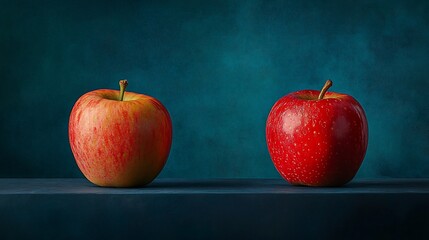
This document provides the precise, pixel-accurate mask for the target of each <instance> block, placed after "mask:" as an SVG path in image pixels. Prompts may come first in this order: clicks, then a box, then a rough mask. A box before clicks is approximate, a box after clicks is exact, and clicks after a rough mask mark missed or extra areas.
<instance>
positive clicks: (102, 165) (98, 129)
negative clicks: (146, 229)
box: [69, 80, 172, 187]
mask: <svg viewBox="0 0 429 240" xmlns="http://www.w3.org/2000/svg"><path fill="white" fill-rule="evenodd" d="M127 84H128V82H127V81H126V80H121V81H120V82H119V85H120V91H117V90H110V89H99V90H94V91H91V92H88V93H86V94H84V95H82V96H81V97H80V98H79V99H78V100H77V102H76V103H75V105H74V106H73V109H72V111H71V114H70V119H69V141H70V147H71V150H72V152H73V155H74V158H75V160H76V163H77V165H78V167H79V169H80V170H81V172H82V173H83V175H84V176H85V177H86V178H87V179H88V180H89V181H91V182H92V183H94V184H96V185H99V186H110V187H132V186H143V185H146V184H148V183H150V182H151V181H152V180H153V179H154V178H155V177H156V176H157V175H158V174H159V173H160V172H161V170H162V168H163V167H164V165H165V163H166V161H167V158H168V155H169V152H170V147H171V141H172V124H171V119H170V115H169V113H168V111H167V109H166V108H165V107H164V106H163V105H162V104H161V102H160V101H158V100H157V99H155V98H153V97H150V96H147V95H143V94H138V93H132V92H125V88H126V86H127Z"/></svg>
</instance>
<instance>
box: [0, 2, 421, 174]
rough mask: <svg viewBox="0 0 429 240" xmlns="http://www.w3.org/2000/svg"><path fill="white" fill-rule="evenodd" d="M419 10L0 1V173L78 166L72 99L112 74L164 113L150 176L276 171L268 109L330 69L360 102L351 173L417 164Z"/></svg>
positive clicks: (370, 5) (359, 5) (313, 85)
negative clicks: (363, 146) (159, 159)
mask: <svg viewBox="0 0 429 240" xmlns="http://www.w3.org/2000/svg"><path fill="white" fill-rule="evenodd" d="M428 12H429V2H428V1H409V0H407V1H405V0H404V1H391V0H389V1H262V0H261V1H254V0H246V1H153V2H152V3H150V2H145V1H19V0H18V1H17V0H6V1H5V0H3V1H1V3H0V76H1V84H2V93H1V94H0V98H1V99H0V100H1V101H0V106H1V119H0V121H1V125H0V126H1V142H0V177H81V176H82V175H81V173H80V172H79V170H78V168H77V166H76V164H75V162H74V159H73V156H72V154H71V151H70V148H69V144H68V135H67V124H68V117H69V113H70V110H71V108H72V106H73V104H74V102H75V101H76V100H77V98H78V97H79V96H81V95H82V94H84V93H85V92H88V91H91V90H93V89H98V88H113V89H117V88H118V85H117V84H118V80H119V79H121V78H126V79H128V80H129V86H128V90H129V91H134V92H140V93H145V94H148V95H151V96H154V97H156V98H158V99H159V100H161V101H162V102H163V103H164V105H165V106H166V107H167V108H168V110H169V112H170V114H171V117H172V121H173V125H174V126H173V128H174V137H173V145H172V150H171V153H170V157H169V160H168V162H167V165H166V167H165V168H164V170H163V172H162V173H161V175H160V177H187V178H209V177H279V175H278V174H277V172H276V170H275V168H274V167H273V164H272V163H271V160H270V158H269V155H268V152H267V147H266V143H265V120H266V118H267V115H268V113H269V111H270V108H271V106H272V105H273V104H274V102H275V101H276V100H277V99H279V98H280V97H281V96H283V95H285V94H287V93H289V92H292V91H296V90H301V89H320V87H321V86H322V85H323V83H324V82H325V80H326V79H328V78H330V79H332V80H333V81H334V86H333V88H332V89H331V90H332V91H337V92H342V93H348V94H351V95H353V96H354V97H355V98H356V99H357V100H358V101H360V103H361V104H362V105H363V107H364V108H365V110H366V113H367V117H368V121H369V128H370V137H369V146H368V152H367V155H366V158H365V160H364V163H363V165H362V167H361V169H360V171H359V173H358V176H357V177H359V178H364V177H365V178H370V177H429V159H428V156H429V129H428V122H429V121H428V120H429V114H428V111H429V109H428V103H427V101H428V95H427V91H428V88H429V86H428V82H429V81H428V76H429V65H428V64H429V14H428Z"/></svg>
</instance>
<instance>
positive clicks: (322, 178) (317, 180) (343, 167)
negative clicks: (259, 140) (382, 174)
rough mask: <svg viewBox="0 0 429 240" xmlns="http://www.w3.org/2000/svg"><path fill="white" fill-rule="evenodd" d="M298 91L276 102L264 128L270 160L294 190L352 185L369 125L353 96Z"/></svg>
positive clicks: (326, 88) (324, 91) (325, 87)
mask: <svg viewBox="0 0 429 240" xmlns="http://www.w3.org/2000/svg"><path fill="white" fill-rule="evenodd" d="M331 86H332V81H331V80H328V81H326V84H325V85H324V87H323V88H322V90H321V91H316V90H301V91H297V92H293V93H290V94H288V95H286V96H283V97H282V98H280V99H279V100H278V101H277V102H276V103H275V104H274V106H273V107H272V109H271V111H270V113H269V115H268V119H267V122H266V141H267V147H268V151H269V154H270V157H271V159H272V161H273V164H274V166H275V168H276V169H277V171H278V172H279V173H280V175H281V176H282V177H283V178H284V179H285V180H286V181H288V182H289V183H290V184H292V185H305V186H341V185H344V184H346V183H348V182H349V181H351V180H352V179H353V177H354V176H355V175H356V173H357V171H358V170H359V168H360V166H361V164H362V161H363V159H364V157H365V153H366V149H367V145H368V122H367V119H366V116H365V112H364V110H363V108H362V106H361V105H360V104H359V102H358V101H357V100H355V99H354V98H353V97H352V96H350V95H346V94H341V93H335V92H327V90H328V88H329V87H331Z"/></svg>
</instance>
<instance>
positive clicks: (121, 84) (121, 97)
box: [119, 79, 128, 101]
mask: <svg viewBox="0 0 429 240" xmlns="http://www.w3.org/2000/svg"><path fill="white" fill-rule="evenodd" d="M127 86H128V81H127V80H125V79H124V80H119V101H123V100H124V94H125V88H127Z"/></svg>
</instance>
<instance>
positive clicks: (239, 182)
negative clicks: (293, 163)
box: [0, 179, 429, 239]
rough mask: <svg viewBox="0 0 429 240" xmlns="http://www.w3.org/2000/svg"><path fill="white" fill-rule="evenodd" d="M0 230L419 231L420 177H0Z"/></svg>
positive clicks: (335, 234)
mask: <svg viewBox="0 0 429 240" xmlns="http://www.w3.org/2000/svg"><path fill="white" fill-rule="evenodd" d="M0 213H1V214H0V230H1V231H0V232H1V233H2V239H20V238H28V239H68V238H70V239H78V238H86V239H100V238H108V239H125V238H127V237H134V238H137V237H138V238H141V239H143V238H144V239H165V238H167V239H225V238H226V239H228V238H236V239H291V238H303V237H304V238H311V239H334V238H340V239H344V238H346V239H368V238H369V239H422V238H425V237H427V236H428V235H427V234H428V233H429V230H428V226H429V180H428V179H389V180H366V181H364V180H360V181H354V182H352V183H350V184H348V185H346V186H344V187H341V188H309V187H295V186H290V185H288V184H287V183H286V182H284V181H283V180H281V179H212V180H184V179H159V180H156V181H155V182H153V183H152V184H150V185H149V186H147V187H144V188H129V189H117V188H100V187H96V186H94V185H92V184H91V183H89V182H87V181H86V180H84V179H0Z"/></svg>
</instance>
